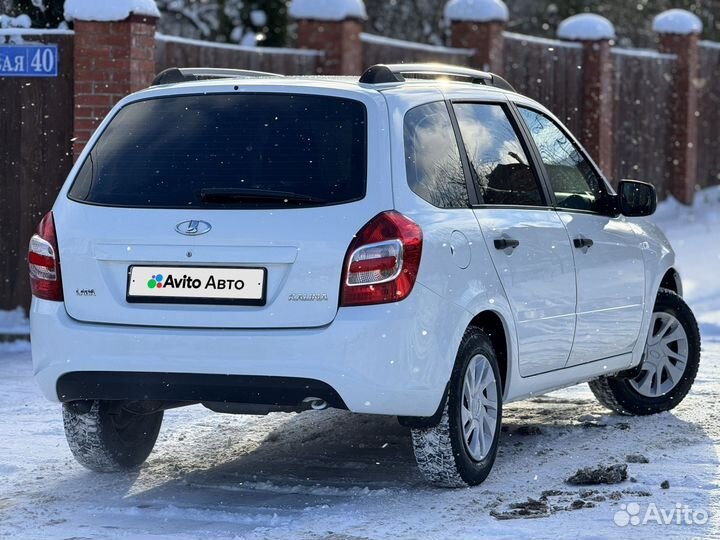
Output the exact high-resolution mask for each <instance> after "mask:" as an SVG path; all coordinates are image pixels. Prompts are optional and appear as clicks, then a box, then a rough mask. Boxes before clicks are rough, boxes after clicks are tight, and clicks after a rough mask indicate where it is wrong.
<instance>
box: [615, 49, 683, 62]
mask: <svg viewBox="0 0 720 540" xmlns="http://www.w3.org/2000/svg"><path fill="white" fill-rule="evenodd" d="M610 54H619V55H620V56H632V57H635V58H652V59H653V60H676V59H677V55H675V54H667V53H661V52H658V51H653V50H652V49H628V48H623V47H613V48H612V49H610Z"/></svg>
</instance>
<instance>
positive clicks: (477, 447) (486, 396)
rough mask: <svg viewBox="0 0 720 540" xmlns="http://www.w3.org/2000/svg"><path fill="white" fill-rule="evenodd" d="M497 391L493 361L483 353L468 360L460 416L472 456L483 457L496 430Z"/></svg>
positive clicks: (464, 437) (464, 435) (467, 446)
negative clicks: (491, 362)
mask: <svg viewBox="0 0 720 540" xmlns="http://www.w3.org/2000/svg"><path fill="white" fill-rule="evenodd" d="M497 415H498V392H497V385H496V382H495V373H494V372H493V369H492V365H491V364H490V361H489V360H488V359H487V358H486V357H485V356H483V355H481V354H478V355H476V356H473V357H472V358H471V359H470V362H468V366H467V369H466V370H465V377H464V380H463V387H462V402H461V404H460V418H461V422H462V433H463V442H464V443H465V448H466V450H467V451H468V454H470V457H471V458H472V459H474V460H475V461H481V460H482V459H484V458H485V457H486V456H487V455H488V453H489V452H490V449H491V447H492V444H493V440H494V439H495V432H496V430H497Z"/></svg>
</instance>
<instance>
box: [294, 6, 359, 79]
mask: <svg viewBox="0 0 720 540" xmlns="http://www.w3.org/2000/svg"><path fill="white" fill-rule="evenodd" d="M289 14H290V16H291V17H293V18H294V19H295V20H296V21H297V46H298V47H299V48H300V49H313V50H317V51H321V52H323V53H324V56H322V57H321V59H320V61H319V63H318V67H317V72H318V73H319V74H323V75H359V74H360V73H362V71H363V69H364V68H365V67H366V66H364V65H363V64H364V61H363V47H362V41H361V40H360V34H361V33H362V31H363V26H364V23H365V19H367V14H366V13H365V4H364V3H363V0H350V1H344V2H335V3H329V2H326V1H325V0H292V2H291V3H290V8H289Z"/></svg>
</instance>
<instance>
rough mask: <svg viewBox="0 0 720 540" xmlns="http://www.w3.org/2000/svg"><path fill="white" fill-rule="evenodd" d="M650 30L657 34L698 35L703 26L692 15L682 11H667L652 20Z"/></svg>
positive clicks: (697, 18) (695, 16) (696, 17)
mask: <svg viewBox="0 0 720 540" xmlns="http://www.w3.org/2000/svg"><path fill="white" fill-rule="evenodd" d="M652 29H653V32H657V33H659V34H682V35H688V34H699V33H700V32H702V29H703V24H702V21H701V20H700V19H699V17H698V16H697V15H695V14H694V13H690V12H689V11H685V10H684V9H668V10H667V11H663V12H662V13H660V15H657V16H656V17H655V18H654V19H653V25H652Z"/></svg>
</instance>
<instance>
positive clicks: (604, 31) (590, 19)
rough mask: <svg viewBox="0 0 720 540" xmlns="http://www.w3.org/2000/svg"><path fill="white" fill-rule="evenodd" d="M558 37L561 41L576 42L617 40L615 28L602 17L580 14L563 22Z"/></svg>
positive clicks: (593, 14) (559, 27) (558, 30)
mask: <svg viewBox="0 0 720 540" xmlns="http://www.w3.org/2000/svg"><path fill="white" fill-rule="evenodd" d="M557 35H558V37H559V38H560V39H570V40H574V41H598V40H601V39H615V27H614V26H613V24H612V23H611V22H610V21H608V20H607V19H606V18H605V17H603V16H602V15H597V14H595V13H580V14H579V15H573V16H572V17H568V18H567V19H565V20H564V21H563V22H561V23H560V26H558V29H557Z"/></svg>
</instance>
